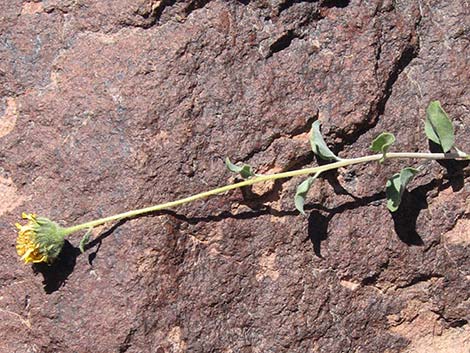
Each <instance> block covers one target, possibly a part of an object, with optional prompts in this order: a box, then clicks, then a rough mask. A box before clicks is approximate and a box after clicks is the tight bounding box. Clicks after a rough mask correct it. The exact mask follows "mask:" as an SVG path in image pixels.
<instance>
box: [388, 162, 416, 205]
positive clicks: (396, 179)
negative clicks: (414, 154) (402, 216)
mask: <svg viewBox="0 0 470 353" xmlns="http://www.w3.org/2000/svg"><path fill="white" fill-rule="evenodd" d="M418 172H419V169H416V168H411V167H406V168H403V169H402V170H401V172H400V173H396V174H394V175H393V176H392V177H391V178H390V179H388V181H387V184H386V194H387V207H388V209H389V210H390V211H391V212H395V211H396V210H398V207H400V203H401V197H402V195H403V193H404V192H405V190H406V186H407V185H408V183H409V182H410V181H411V180H412V179H413V177H414V176H415V175H416V173H418Z"/></svg>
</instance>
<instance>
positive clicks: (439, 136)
mask: <svg viewBox="0 0 470 353" xmlns="http://www.w3.org/2000/svg"><path fill="white" fill-rule="evenodd" d="M424 132H425V133H426V136H427V137H428V139H430V140H431V141H432V142H434V143H436V144H438V145H439V146H441V148H442V150H443V151H444V153H446V152H449V151H450V150H451V148H452V147H453V146H454V143H455V136H454V126H453V125H452V122H451V121H450V119H449V117H448V116H447V114H446V112H445V111H444V109H442V106H441V103H439V101H432V102H431V103H429V106H428V108H427V109H426V120H425V122H424Z"/></svg>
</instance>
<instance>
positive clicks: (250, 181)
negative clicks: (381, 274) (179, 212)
mask: <svg viewBox="0 0 470 353" xmlns="http://www.w3.org/2000/svg"><path fill="white" fill-rule="evenodd" d="M382 157H383V155H382V154H374V155H371V156H365V157H359V158H351V159H341V160H339V161H337V162H334V163H329V164H325V165H322V166H317V167H312V168H305V169H298V170H293V171H290V172H283V173H277V174H269V175H261V176H256V177H253V178H251V179H248V180H244V181H241V182H239V183H235V184H230V185H226V186H222V187H220V188H216V189H212V190H209V191H205V192H201V193H199V194H196V195H192V196H189V197H185V198H183V199H180V200H176V201H171V202H165V203H161V204H158V205H154V206H150V207H145V208H140V209H137V210H132V211H128V212H124V213H119V214H116V215H113V216H109V217H105V218H100V219H97V220H94V221H90V222H86V223H82V224H78V225H76V226H72V227H69V228H66V229H65V233H66V234H67V235H68V234H71V233H74V232H76V231H78V230H81V229H88V228H93V227H96V226H99V225H101V224H104V223H107V222H110V221H117V220H121V219H125V218H132V217H135V216H138V215H141V214H145V213H150V212H155V211H160V210H163V209H168V208H172V207H175V206H179V205H182V204H185V203H188V202H192V201H196V200H200V199H204V198H207V197H209V196H212V195H217V194H221V193H224V192H226V191H229V190H233V189H237V188H241V187H244V186H249V185H253V184H256V183H261V182H264V181H268V180H276V179H284V178H290V177H295V176H299V175H305V174H314V173H323V172H326V171H327V170H332V169H338V168H341V167H346V166H349V165H353V164H359V163H368V162H373V161H378V160H380V159H381V158H382ZM467 157H468V155H467V154H465V153H463V152H460V151H459V152H457V153H406V152H399V153H393V152H390V153H387V155H386V158H387V159H405V158H419V159H428V160H436V159H461V158H467Z"/></svg>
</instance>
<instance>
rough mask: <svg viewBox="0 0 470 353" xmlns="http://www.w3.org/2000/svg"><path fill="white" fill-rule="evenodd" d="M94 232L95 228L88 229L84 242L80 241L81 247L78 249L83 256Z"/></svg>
mask: <svg viewBox="0 0 470 353" xmlns="http://www.w3.org/2000/svg"><path fill="white" fill-rule="evenodd" d="M92 230H93V228H90V229H88V230H87V232H86V233H85V235H84V236H83V238H82V240H80V245H79V246H78V248H79V249H80V252H81V253H82V254H83V253H84V252H85V246H86V245H87V244H88V241H89V240H90V236H91V231H92Z"/></svg>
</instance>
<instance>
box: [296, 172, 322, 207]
mask: <svg viewBox="0 0 470 353" xmlns="http://www.w3.org/2000/svg"><path fill="white" fill-rule="evenodd" d="M319 175H320V173H316V174H315V175H313V176H311V177H309V178H307V179H305V180H304V181H303V182H301V183H300V184H299V186H297V190H296V192H295V197H294V203H295V208H296V209H297V210H299V212H300V213H302V214H303V215H304V216H305V211H304V204H305V198H306V197H307V193H308V191H309V190H310V187H311V186H312V184H313V182H314V181H315V179H316V178H318V176H319Z"/></svg>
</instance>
